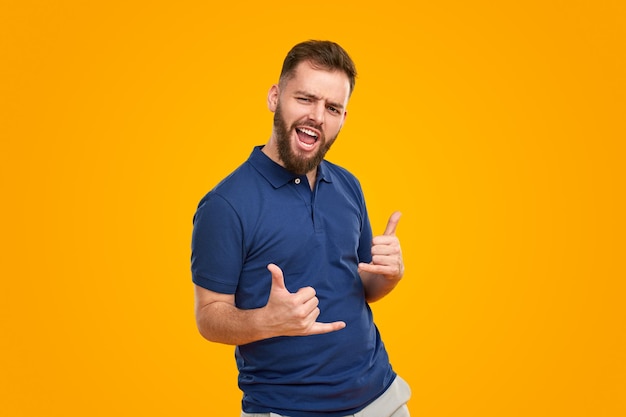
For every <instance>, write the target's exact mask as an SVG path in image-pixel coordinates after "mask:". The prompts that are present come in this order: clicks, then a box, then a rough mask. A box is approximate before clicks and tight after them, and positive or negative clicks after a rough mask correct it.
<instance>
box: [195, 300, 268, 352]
mask: <svg viewBox="0 0 626 417" xmlns="http://www.w3.org/2000/svg"><path fill="white" fill-rule="evenodd" d="M261 315H262V311H261V309H260V308H257V309H251V310H242V309H239V308H237V307H236V306H234V305H232V304H229V303H226V302H221V301H216V302H213V303H211V304H207V305H203V306H200V307H198V308H197V309H196V323H197V326H198V330H199V332H200V334H201V335H202V337H204V338H205V339H207V340H209V341H211V342H217V343H224V344H227V345H244V344H246V343H252V342H256V341H258V340H262V339H266V338H268V337H271V335H269V334H268V332H267V330H266V329H264V326H263V319H262V318H261Z"/></svg>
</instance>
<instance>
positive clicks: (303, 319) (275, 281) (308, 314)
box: [263, 264, 346, 336]
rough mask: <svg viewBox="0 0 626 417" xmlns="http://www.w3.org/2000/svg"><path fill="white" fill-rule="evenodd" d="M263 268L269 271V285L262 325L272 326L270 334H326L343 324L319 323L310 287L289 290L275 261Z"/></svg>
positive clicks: (317, 311) (317, 301)
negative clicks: (270, 280)
mask: <svg viewBox="0 0 626 417" xmlns="http://www.w3.org/2000/svg"><path fill="white" fill-rule="evenodd" d="M267 269H268V270H269V271H270V273H271V274H272V287H271V290H270V297H269V300H268V301H267V305H266V306H265V307H263V310H265V311H264V313H265V317H266V320H265V323H264V324H265V325H267V326H269V327H271V328H272V330H270V332H271V333H274V334H278V335H282V336H308V335H314V334H322V333H330V332H334V331H337V330H341V329H343V328H344V327H346V323H344V322H343V321H335V322H332V323H320V322H318V321H316V320H317V317H318V316H319V315H320V310H319V308H318V303H319V300H318V299H317V297H316V296H315V290H314V289H313V288H312V287H304V288H300V289H299V290H298V291H297V292H295V293H290V292H289V290H287V287H286V286H285V278H284V276H283V271H282V270H281V269H280V268H279V267H278V266H277V265H275V264H269V265H268V266H267Z"/></svg>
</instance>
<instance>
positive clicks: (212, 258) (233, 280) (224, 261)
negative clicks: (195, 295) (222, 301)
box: [191, 192, 243, 294]
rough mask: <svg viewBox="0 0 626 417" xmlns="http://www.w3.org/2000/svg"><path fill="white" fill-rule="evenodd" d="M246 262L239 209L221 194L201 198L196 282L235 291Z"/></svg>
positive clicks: (194, 270)
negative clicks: (237, 210) (237, 211)
mask: <svg viewBox="0 0 626 417" xmlns="http://www.w3.org/2000/svg"><path fill="white" fill-rule="evenodd" d="M242 265H243V233H242V226H241V221H240V219H239V216H238V215H237V213H236V211H235V209H234V208H233V207H232V206H231V205H230V204H229V203H228V202H227V201H226V200H225V199H224V198H223V197H222V196H220V195H218V194H216V193H213V192H211V193H209V194H207V196H206V197H204V198H203V199H202V201H200V204H199V205H198V209H197V210H196V214H195V216H194V220H193V234H192V240H191V274H192V280H193V282H194V284H196V285H199V286H201V287H203V288H206V289H208V290H211V291H215V292H219V293H224V294H234V293H235V291H236V289H237V284H238V282H239V276H240V274H241V269H242Z"/></svg>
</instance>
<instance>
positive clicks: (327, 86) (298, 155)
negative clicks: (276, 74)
mask: <svg viewBox="0 0 626 417" xmlns="http://www.w3.org/2000/svg"><path fill="white" fill-rule="evenodd" d="M349 96H350V83H349V80H348V77H347V76H346V75H345V74H344V73H343V72H340V71H333V72H329V71H326V70H320V69H314V68H313V67H311V65H310V64H309V63H307V62H303V63H301V64H300V65H299V66H298V67H297V68H296V72H295V74H294V76H293V77H292V78H290V79H288V80H286V81H284V82H283V83H282V84H281V86H280V87H277V86H274V87H272V90H270V96H269V100H270V109H271V110H273V111H274V132H273V140H274V141H275V147H276V150H277V152H278V157H279V159H280V162H281V163H282V165H283V166H284V167H285V168H286V169H287V170H289V171H291V172H294V173H296V174H306V173H308V172H310V171H312V170H314V169H315V168H317V166H318V165H319V163H320V162H321V161H322V159H324V155H325V154H326V152H327V151H328V149H330V146H331V145H332V144H333V142H334V141H335V139H336V138H337V135H338V134H339V131H340V130H341V127H342V126H343V122H344V120H345V117H346V106H347V104H348V98H349ZM273 100H274V101H273Z"/></svg>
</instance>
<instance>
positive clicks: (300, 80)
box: [284, 61, 350, 106]
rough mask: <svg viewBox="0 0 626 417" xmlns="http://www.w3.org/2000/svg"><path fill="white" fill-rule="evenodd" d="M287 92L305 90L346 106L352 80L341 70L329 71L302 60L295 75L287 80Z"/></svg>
mask: <svg viewBox="0 0 626 417" xmlns="http://www.w3.org/2000/svg"><path fill="white" fill-rule="evenodd" d="M284 89H285V90H286V92H290V93H293V92H296V91H298V92H303V93H307V94H311V95H314V96H316V97H320V98H323V99H326V100H329V101H333V102H336V103H342V104H343V105H344V106H345V105H346V104H347V103H348V98H349V97H350V80H349V79H348V76H347V75H346V74H345V73H344V72H343V71H340V70H333V71H328V70H326V69H321V68H315V67H313V66H312V65H311V64H310V63H309V62H306V61H305V62H301V63H300V64H298V66H297V67H296V68H295V71H294V73H293V75H292V76H291V77H289V78H287V79H286V80H285V85H284Z"/></svg>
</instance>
